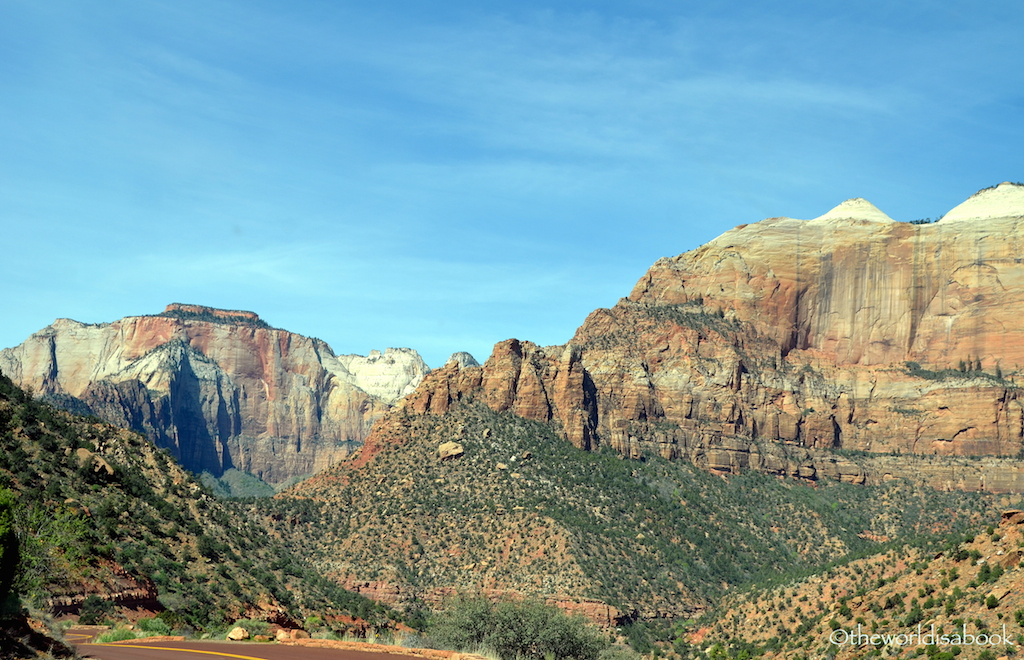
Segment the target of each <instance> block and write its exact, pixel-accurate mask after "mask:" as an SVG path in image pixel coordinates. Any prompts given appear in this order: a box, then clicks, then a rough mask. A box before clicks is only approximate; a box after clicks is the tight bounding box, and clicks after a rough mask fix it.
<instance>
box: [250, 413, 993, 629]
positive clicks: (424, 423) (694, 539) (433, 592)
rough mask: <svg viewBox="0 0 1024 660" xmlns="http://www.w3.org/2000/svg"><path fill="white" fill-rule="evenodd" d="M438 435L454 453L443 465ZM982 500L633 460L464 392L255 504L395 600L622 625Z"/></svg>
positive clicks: (796, 570) (682, 608) (935, 526)
mask: <svg viewBox="0 0 1024 660" xmlns="http://www.w3.org/2000/svg"><path fill="white" fill-rule="evenodd" d="M447 442H455V443H457V444H458V445H459V448H458V449H459V450H460V451H461V452H462V453H461V455H456V456H453V457H451V458H450V459H448V460H440V458H439V447H440V446H441V445H442V444H443V443H447ZM456 453H458V452H456ZM846 460H849V461H852V462H856V461H857V460H860V459H859V458H858V457H857V456H855V455H854V456H849V457H847V459H846ZM994 499H995V498H994V496H993V495H991V494H984V493H967V492H962V491H954V492H940V491H936V490H934V489H932V488H929V487H927V486H922V485H919V484H912V483H910V482H907V481H903V480H899V479H896V480H892V481H889V482H888V483H886V484H884V485H880V486H865V485H854V484H847V483H840V482H833V481H825V482H820V483H811V482H807V481H801V480H796V479H791V478H785V477H778V476H770V475H764V474H760V473H757V472H753V471H745V472H743V473H741V474H738V475H728V476H726V475H714V474H711V473H708V472H707V471H703V470H700V469H698V468H696V467H694V466H693V465H691V464H689V463H686V462H681V461H670V460H665V459H662V458H659V457H649V458H647V459H645V460H629V459H625V458H624V457H622V456H621V455H620V454H619V453H617V452H614V451H611V450H601V451H589V452H588V451H584V450H581V449H578V448H577V447H574V446H573V445H572V444H570V443H569V442H566V441H565V440H564V439H562V438H561V437H559V434H558V433H557V429H555V428H553V427H552V425H550V424H547V423H541V422H535V421H531V420H528V419H524V418H523V417H520V416H517V415H514V414H511V413H496V412H494V411H492V410H491V409H490V408H488V407H487V406H486V405H483V404H481V403H473V402H469V403H463V404H459V405H457V406H454V407H453V408H452V409H451V410H450V411H448V412H447V413H446V414H444V415H431V414H426V415H418V414H411V413H409V412H408V411H402V410H399V411H394V412H392V413H389V415H388V416H387V417H386V418H385V419H384V420H383V421H382V422H381V423H380V424H378V426H377V427H375V430H374V433H373V434H372V435H371V437H370V439H369V440H368V442H367V444H366V446H365V447H364V448H363V451H362V453H361V454H360V455H358V456H357V457H356V459H355V460H354V461H350V462H347V463H345V464H342V465H339V466H336V467H334V468H332V469H330V470H328V471H325V472H323V473H321V474H320V475H318V476H316V477H314V478H312V479H310V480H307V481H306V482H303V483H301V484H298V485H297V486H295V487H293V488H291V489H289V490H288V491H285V493H283V494H281V495H279V496H278V497H277V498H276V499H274V500H270V501H255V502H253V503H252V504H251V506H252V508H253V514H252V515H253V516H254V517H257V516H262V517H263V519H264V520H266V522H267V524H268V525H269V526H271V527H273V528H274V530H275V532H276V533H277V534H279V535H281V537H282V538H286V539H289V542H290V543H291V544H292V546H293V547H294V548H296V549H299V550H300V551H301V553H302V554H303V556H307V557H309V558H310V559H311V561H313V562H314V563H315V564H316V566H317V567H318V569H319V570H320V571H322V573H323V574H324V575H328V576H330V577H331V578H332V579H335V580H337V581H339V582H340V583H343V584H346V585H347V586H349V587H350V588H353V589H356V590H360V591H361V592H363V593H366V594H370V595H373V596H374V597H375V598H380V599H383V600H386V601H387V602H389V603H394V604H403V605H405V606H415V605H416V604H417V603H419V602H421V601H425V602H426V603H427V604H430V603H435V602H438V601H440V600H441V599H443V598H444V597H445V596H446V595H448V594H451V593H452V592H453V591H457V590H461V591H474V590H485V591H490V592H515V593H519V594H529V595H539V596H543V597H545V598H547V599H549V600H552V601H556V602H559V603H560V604H562V605H563V606H565V607H566V608H568V609H573V610H577V611H584V612H587V613H588V614H589V615H590V616H591V617H592V618H595V619H598V620H600V619H601V618H602V617H604V618H606V619H607V621H608V622H609V623H612V622H619V623H622V622H625V621H629V620H632V619H637V618H641V619H651V618H660V617H669V618H676V617H683V618H686V617H690V616H695V615H697V614H699V613H700V612H702V611H704V610H705V609H706V608H707V607H709V606H710V605H711V604H713V603H714V602H717V600H718V599H719V598H720V597H721V596H722V595H723V594H726V593H729V592H730V590H732V589H734V588H736V587H737V586H738V585H743V584H746V583H749V582H751V581H754V580H759V579H764V578H765V577H767V576H779V575H796V574H800V573H802V572H808V571H810V570H812V569H814V568H816V567H820V566H822V565H824V564H826V563H828V562H831V561H835V560H837V559H840V558H842V557H845V556H849V555H850V554H851V553H868V552H871V551H873V550H874V549H877V548H879V547H881V546H883V545H884V543H885V542H887V541H888V540H893V539H907V538H910V537H916V536H926V535H933V534H944V533H950V532H955V531H960V530H963V529H966V528H967V527H968V526H969V525H977V524H979V521H983V520H987V519H989V518H990V517H991V516H992V515H995V511H996V503H995V501H994ZM288 511H293V512H294V513H291V514H289V513H288ZM602 608H606V609H602Z"/></svg>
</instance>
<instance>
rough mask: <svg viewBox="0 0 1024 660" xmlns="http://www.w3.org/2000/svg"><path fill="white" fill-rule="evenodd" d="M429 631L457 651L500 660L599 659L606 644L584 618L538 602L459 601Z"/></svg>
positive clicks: (432, 635) (469, 599)
mask: <svg viewBox="0 0 1024 660" xmlns="http://www.w3.org/2000/svg"><path fill="white" fill-rule="evenodd" d="M429 632H430V636H431V637H433V638H434V639H436V640H437V641H439V642H440V643H441V644H444V645H446V646H452V647H454V648H457V649H469V648H480V647H486V648H490V649H493V650H494V651H495V652H496V653H497V654H498V655H499V657H501V659H502V660H516V658H538V659H540V658H556V659H558V660H561V659H562V658H571V659H573V660H596V659H597V657H598V654H600V652H601V651H602V650H603V649H604V648H605V647H607V646H608V642H607V641H606V640H605V639H604V637H603V636H602V635H601V633H600V632H598V630H597V629H596V628H594V627H593V626H591V625H590V624H589V623H587V622H586V621H585V620H584V619H583V618H582V617H570V616H568V615H567V614H565V613H564V612H562V611H561V610H559V609H558V608H556V607H552V606H550V605H546V604H544V603H541V602H538V601H524V602H515V601H502V602H499V603H491V602H490V601H488V600H487V599H485V598H468V597H463V598H459V599H457V600H456V601H454V602H453V603H452V604H451V605H450V606H449V607H448V608H447V609H446V611H444V612H442V613H441V614H440V615H439V616H438V617H437V623H436V624H435V625H433V626H431V628H430V631H429Z"/></svg>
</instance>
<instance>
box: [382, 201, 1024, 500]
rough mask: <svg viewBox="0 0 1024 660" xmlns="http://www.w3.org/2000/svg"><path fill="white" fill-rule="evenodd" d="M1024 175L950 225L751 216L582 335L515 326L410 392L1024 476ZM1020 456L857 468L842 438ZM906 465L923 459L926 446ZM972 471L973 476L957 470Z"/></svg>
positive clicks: (528, 412) (703, 440)
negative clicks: (547, 337)
mask: <svg viewBox="0 0 1024 660" xmlns="http://www.w3.org/2000/svg"><path fill="white" fill-rule="evenodd" d="M1022 243H1024V186H1021V185H1019V184H1009V183H1004V184H1001V185H999V186H996V187H994V188H990V189H987V190H984V191H981V192H979V193H978V194H976V195H975V196H973V197H972V198H970V199H969V200H967V201H966V202H964V203H963V204H961V205H960V206H958V207H956V208H955V209H953V210H952V211H950V212H949V213H948V214H947V215H946V216H945V217H944V218H942V219H941V221H939V222H936V223H931V224H910V223H900V222H894V221H893V220H891V219H890V218H889V217H888V216H886V215H885V214H884V213H882V212H881V211H879V210H878V209H877V208H875V207H874V206H873V205H871V204H870V203H869V202H867V201H865V200H862V199H856V200H849V201H847V202H844V203H843V204H841V205H840V206H838V207H836V208H835V209H833V210H832V211H830V212H829V213H827V214H825V215H823V216H821V217H819V218H816V219H814V220H807V221H805V220H794V219H791V218H771V219H768V220H765V221H762V222H760V223H756V224H750V225H741V226H739V227H736V228H735V229H733V230H731V231H728V232H726V233H725V234H723V235H722V236H720V237H719V238H717V239H715V240H713V241H711V242H710V243H708V244H706V245H704V246H702V247H700V248H698V249H696V250H693V251H691V252H687V253H685V254H682V255H680V256H678V257H674V258H666V259H661V260H659V261H658V262H657V263H656V264H655V265H654V266H653V267H652V268H651V269H650V270H649V271H648V272H647V273H646V274H645V275H644V276H643V277H642V278H641V279H640V281H639V282H638V283H637V285H636V286H635V287H634V289H633V291H632V293H631V294H630V296H629V297H628V298H624V299H622V300H620V301H619V303H618V304H616V305H615V306H614V307H612V308H611V309H600V310H597V311H595V312H593V313H592V314H591V315H590V316H589V317H588V318H587V319H586V321H585V322H584V323H583V325H582V326H581V327H580V328H579V329H578V330H577V332H576V334H575V336H574V337H573V338H572V340H571V341H570V342H569V343H567V344H566V345H564V346H554V347H540V346H536V345H534V344H532V343H530V342H525V341H518V340H507V341H504V342H501V343H499V344H497V345H496V346H495V348H494V351H493V353H492V355H491V356H490V358H489V359H488V360H487V361H486V363H485V364H484V365H483V366H471V365H466V366H463V365H459V364H449V365H446V366H445V368H443V369H440V370H437V371H435V372H433V373H431V374H429V375H428V376H427V378H426V379H425V380H424V381H423V383H421V385H420V387H419V388H418V389H417V390H416V391H415V392H414V393H413V394H411V395H410V396H409V397H407V398H406V399H405V400H404V401H403V403H402V404H401V405H403V406H404V407H406V408H407V409H409V410H411V411H413V412H416V413H421V414H424V413H442V412H444V411H446V410H447V409H449V407H450V406H451V405H452V404H453V403H454V402H457V401H459V400H461V399H463V398H466V397H474V398H480V399H482V400H483V401H485V402H486V403H487V405H488V406H489V407H491V408H492V409H494V410H498V411H505V410H508V411H511V412H514V413H516V414H519V415H522V416H524V417H527V418H530V419H536V420H544V421H552V422H554V423H556V424H559V425H560V426H561V428H562V431H563V434H564V436H565V437H566V438H567V439H568V440H569V441H571V442H573V443H574V444H575V445H577V446H579V447H582V448H587V449H592V448H595V447H597V446H599V445H601V444H608V445H611V446H612V447H614V448H615V449H617V450H618V451H620V452H622V453H624V454H626V455H629V456H633V457H640V456H643V455H645V454H657V455H661V456H664V457H666V458H684V459H687V460H691V461H693V462H694V463H696V464H698V465H701V466H704V467H707V468H709V469H714V470H726V471H736V470H739V469H741V468H744V467H753V468H757V469H761V470H765V471H769V472H778V473H783V472H788V473H793V474H798V475H799V476H804V477H807V478H818V477H820V476H825V475H828V476H832V477H834V478H840V479H843V480H849V481H857V482H870V481H873V480H879V479H884V478H887V475H888V477H891V476H893V474H894V472H895V473H896V475H895V476H901V475H900V474H899V473H900V472H905V471H907V470H917V471H920V470H923V472H921V474H922V478H926V479H927V480H929V481H930V482H931V483H934V484H935V485H937V486H939V487H958V488H970V489H974V488H984V489H987V490H996V491H1001V492H1007V491H1016V492H1021V491H1024V476H1022V475H1020V474H1019V472H1020V470H1019V468H1018V467H1017V463H1016V462H1015V461H1014V460H1008V459H1012V458H1016V457H1018V456H1019V455H1020V454H1021V453H1022V450H1024V391H1022V390H1021V389H1019V388H1018V385H1017V380H1018V378H1019V377H1020V376H1021V371H1020V370H1021V365H1024V324H1022V323H1021V322H1020V321H1019V319H1021V318H1024V260H1022V258H1021V256H1020V255H1021V254H1022V252H1021V245H1022ZM835 450H839V452H840V454H841V452H843V451H845V452H857V453H859V452H869V453H871V454H874V455H880V454H885V455H891V456H929V457H943V456H946V457H948V456H961V457H971V456H991V457H1004V460H999V461H996V462H995V463H993V464H992V465H990V466H989V467H988V468H985V469H982V468H981V467H979V465H980V464H978V465H975V466H974V467H971V466H966V467H961V468H959V472H957V471H956V470H953V469H952V468H947V467H942V465H946V464H945V463H936V464H935V466H934V467H928V468H925V467H922V465H917V464H914V465H917V467H905V468H900V467H899V464H900V463H899V462H897V464H894V465H888V467H887V466H886V465H883V464H882V463H880V462H879V461H868V462H866V463H865V462H864V461H861V462H860V463H861V464H860V465H854V463H851V462H849V461H843V460H837V459H836V458H835V456H836V452H835ZM903 464H905V465H907V466H910V465H911V463H907V462H904V463H903ZM954 473H955V474H954Z"/></svg>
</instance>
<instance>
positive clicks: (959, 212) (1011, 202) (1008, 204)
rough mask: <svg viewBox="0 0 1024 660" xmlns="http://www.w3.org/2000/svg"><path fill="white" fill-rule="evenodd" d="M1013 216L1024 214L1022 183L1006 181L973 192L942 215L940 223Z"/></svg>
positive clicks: (1023, 188)
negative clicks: (964, 200) (961, 202)
mask: <svg viewBox="0 0 1024 660" xmlns="http://www.w3.org/2000/svg"><path fill="white" fill-rule="evenodd" d="M1013 216H1024V185H1021V184H1019V183H1010V182H1008V181H1007V182H1003V183H1000V184H999V185H998V186H993V187H991V188H985V189H984V190H979V191H978V192H976V193H974V194H973V195H971V196H970V198H968V199H967V201H966V202H964V203H963V204H960V205H959V206H956V207H954V208H953V209H952V210H951V211H950V212H949V213H947V214H946V215H944V216H942V224H943V225H947V224H949V223H950V222H964V221H969V220H988V219H991V218H1009V217H1013Z"/></svg>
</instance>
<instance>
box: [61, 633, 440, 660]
mask: <svg viewBox="0 0 1024 660" xmlns="http://www.w3.org/2000/svg"><path fill="white" fill-rule="evenodd" d="M93 635H95V631H91V630H83V629H76V628H72V629H70V630H69V631H68V633H67V639H68V641H69V642H71V643H72V644H74V645H75V647H76V648H77V649H78V652H79V653H81V654H82V656H83V657H85V658H94V659H95V660H203V659H204V658H205V659H206V660H215V659H216V658H236V660H385V659H386V658H387V659H391V658H394V659H395V660H400V659H402V658H408V659H409V660H423V659H422V658H414V657H413V656H403V655H390V654H381V653H368V652H366V651H348V650H341V649H316V648H307V647H303V646H282V645H279V644H256V643H246V642H152V643H148V644H147V643H143V644H139V643H135V644H132V643H130V642H124V643H119V644H91V643H89V642H90V640H91V639H92V637H93Z"/></svg>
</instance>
